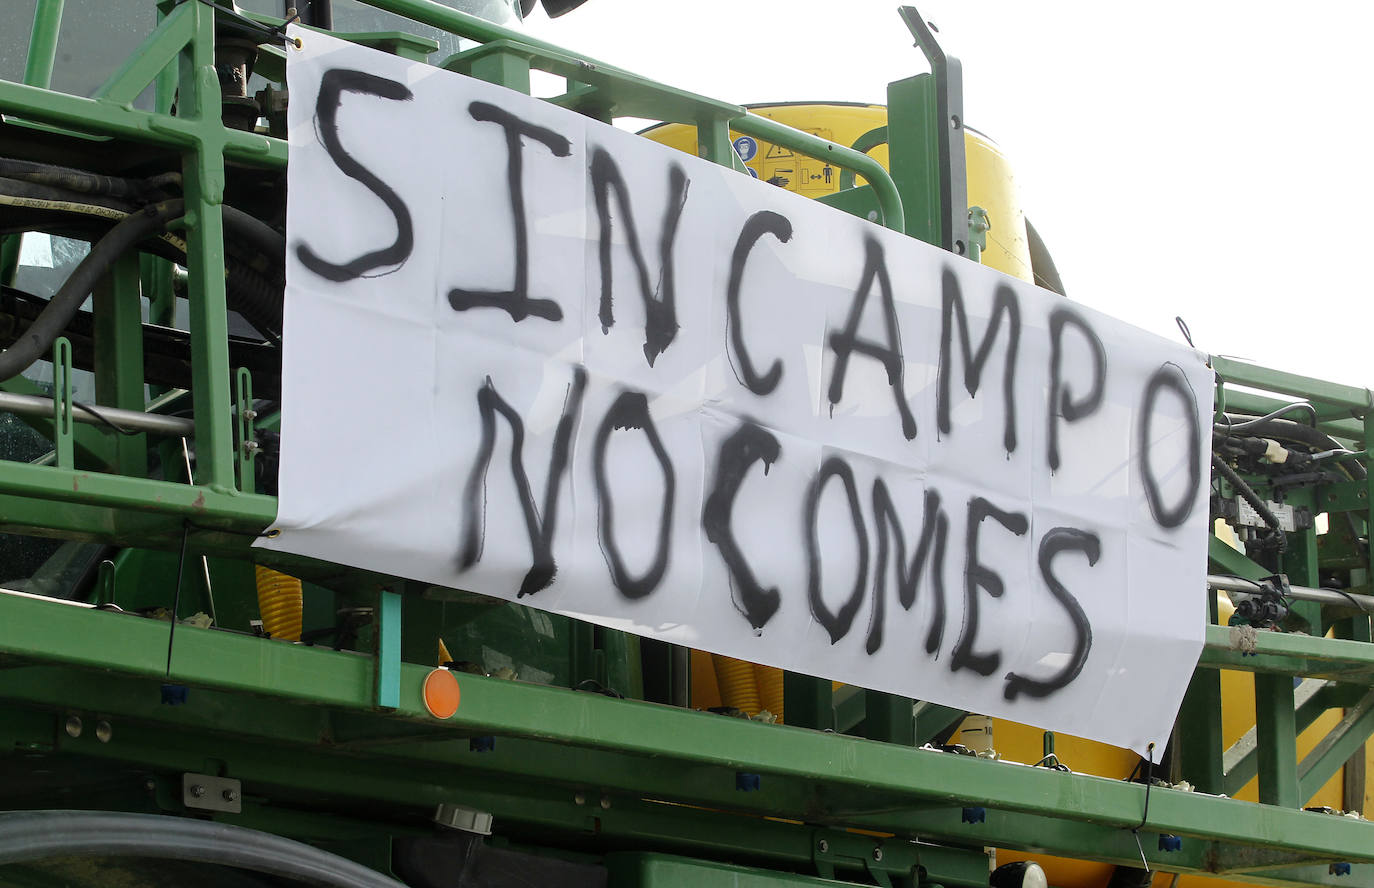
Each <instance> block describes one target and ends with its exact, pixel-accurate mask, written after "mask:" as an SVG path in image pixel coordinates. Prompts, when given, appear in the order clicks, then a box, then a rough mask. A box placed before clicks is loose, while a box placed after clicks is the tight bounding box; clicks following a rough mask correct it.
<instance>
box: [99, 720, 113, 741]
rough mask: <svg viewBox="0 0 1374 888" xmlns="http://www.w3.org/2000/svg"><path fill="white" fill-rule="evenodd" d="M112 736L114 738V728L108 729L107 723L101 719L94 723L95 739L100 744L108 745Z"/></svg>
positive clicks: (108, 724)
mask: <svg viewBox="0 0 1374 888" xmlns="http://www.w3.org/2000/svg"><path fill="white" fill-rule="evenodd" d="M112 736H114V728H111V727H110V723H109V722H107V721H105V720H104V719H101V720H100V721H98V722H96V723H95V739H97V740H99V741H100V742H101V743H109V742H110V738H111V737H112Z"/></svg>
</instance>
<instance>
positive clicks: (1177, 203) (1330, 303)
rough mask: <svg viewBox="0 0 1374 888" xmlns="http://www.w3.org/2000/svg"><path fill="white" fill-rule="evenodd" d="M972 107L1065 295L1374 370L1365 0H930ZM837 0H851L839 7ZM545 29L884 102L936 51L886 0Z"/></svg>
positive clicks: (755, 97) (551, 34) (760, 91)
mask: <svg viewBox="0 0 1374 888" xmlns="http://www.w3.org/2000/svg"><path fill="white" fill-rule="evenodd" d="M918 8H919V9H920V10H921V13H922V14H923V15H924V17H925V18H926V19H928V20H930V21H932V22H934V23H935V24H936V26H937V27H938V28H939V29H940V33H939V37H940V40H941V43H942V45H943V46H944V48H945V50H946V51H947V52H949V53H950V54H951V55H954V56H957V57H958V58H959V59H960V60H961V61H962V62H963V68H964V78H965V82H964V110H965V117H966V119H967V121H968V123H969V124H970V125H971V126H973V127H975V128H977V129H979V130H981V131H983V132H985V133H987V134H989V135H990V136H991V137H992V138H993V139H994V140H996V141H997V143H998V144H999V145H1000V146H1001V148H1002V150H1003V151H1004V152H1005V153H1006V154H1007V155H1008V157H1009V158H1010V160H1011V162H1012V164H1013V167H1014V169H1015V171H1016V176H1017V181H1018V183H1019V186H1020V190H1021V197H1022V203H1023V206H1024V208H1025V210H1026V213H1027V215H1028V216H1029V217H1030V218H1031V219H1032V220H1033V221H1034V222H1035V225H1036V227H1037V228H1038V229H1039V230H1040V232H1041V234H1042V235H1043V236H1044V237H1045V239H1046V241H1047V242H1048V244H1049V246H1050V250H1051V252H1052V253H1053V255H1054V257H1055V261H1056V263H1057V264H1058V266H1059V269H1060V271H1061V273H1062V275H1063V278H1064V282H1065V286H1066V288H1067V289H1068V292H1069V295H1070V296H1071V297H1072V298H1074V299H1076V300H1079V301H1082V302H1084V303H1087V304H1089V305H1092V306H1094V307H1096V308H1099V309H1101V310H1103V311H1106V312H1108V313H1110V314H1113V315H1115V316H1117V317H1120V318H1122V319H1124V320H1127V321H1130V322H1131V323H1134V324H1137V325H1139V326H1141V327H1145V328H1146V329H1149V330H1152V331H1154V332H1157V333H1159V334H1161V335H1164V336H1168V337H1170V338H1175V339H1177V338H1178V337H1179V333H1178V330H1177V328H1176V327H1175V325H1174V320H1173V319H1174V316H1175V315H1182V316H1183V317H1184V319H1185V320H1186V321H1187V322H1188V324H1189V325H1190V326H1191V328H1192V331H1193V338H1194V341H1195V342H1196V344H1197V346H1198V347H1199V348H1201V349H1204V350H1206V351H1209V352H1212V353H1215V354H1224V355H1231V356H1236V357H1243V358H1248V359H1251V360H1255V361H1258V362H1260V363H1263V364H1266V365H1268V366H1272V367H1275V368H1278V369H1285V370H1291V371H1294V372H1299V373H1305V374H1308V375H1313V376H1319V377H1322V378H1327V379H1331V380H1332V381H1335V382H1343V383H1349V384H1356V385H1361V386H1370V387H1374V356H1371V350H1370V347H1369V344H1368V343H1369V340H1370V338H1371V337H1372V336H1374V298H1371V297H1374V287H1371V284H1370V283H1369V277H1368V271H1367V267H1368V266H1369V264H1370V259H1369V258H1368V257H1369V256H1370V254H1371V246H1374V170H1372V169H1371V166H1372V165H1371V160H1370V158H1371V140H1370V135H1371V133H1370V130H1371V119H1372V118H1374V111H1371V103H1370V101H1369V98H1368V89H1369V87H1370V85H1371V83H1372V82H1374V77H1371V74H1372V73H1374V71H1372V70H1371V69H1374V62H1372V61H1371V57H1372V56H1374V53H1371V50H1370V48H1369V45H1368V41H1369V36H1370V35H1371V34H1374V3H1357V2H1339V3H1327V4H1311V5H1307V6H1303V7H1298V6H1296V5H1294V6H1289V7H1287V8H1285V7H1283V6H1280V5H1278V4H1273V3H1239V2H1210V0H1193V2H1190V3H1181V2H1156V3H1151V4H1117V3H1096V2H1041V3H1027V2H1024V0H980V2H978V3H968V2H964V0H926V2H924V3H922V4H920V5H919V6H918ZM841 9H843V10H844V11H843V12H842V13H841V12H840V10H841ZM526 26H527V27H528V28H529V29H530V30H531V31H532V32H533V33H535V34H537V35H538V36H540V37H542V38H544V39H546V40H549V41H551V42H554V43H558V44H560V45H563V46H565V47H568V48H569V49H573V50H577V51H579V52H581V53H583V54H586V55H590V56H592V57H595V58H598V59H600V60H602V61H606V62H610V63H613V64H616V65H618V66H620V67H622V68H627V69H629V70H631V71H634V72H636V73H639V74H644V75H646V76H649V77H652V78H654V79H656V80H662V81H665V82H668V83H671V84H673V85H675V86H679V87H683V88H686V89H690V90H692V91H694V92H699V93H703V94H706V95H709V96H712V97H715V98H720V99H725V100H728V101H732V102H737V103H741V104H747V103H752V102H774V101H794V100H840V101H865V102H877V103H884V102H885V97H886V84H887V82H888V81H889V80H893V79H897V78H899V77H906V76H910V75H912V74H915V73H919V72H922V71H924V70H926V66H925V62H924V59H923V58H922V57H921V54H920V52H919V50H917V49H915V48H914V47H913V46H912V40H911V38H910V36H909V35H908V34H907V32H906V30H905V27H904V26H903V25H902V22H901V20H900V19H899V18H898V17H897V14H896V4H895V3H891V2H887V0H852V2H850V3H848V4H838V3H834V2H826V3H822V2H813V0H793V2H773V3H762V2H740V0H735V2H729V0H687V2H681V3H669V2H666V0H589V2H588V3H587V4H586V6H584V7H582V8H581V9H578V10H576V11H575V12H573V13H570V14H568V15H566V16H563V17H561V18H559V19H555V20H549V19H547V18H546V17H544V15H543V14H542V12H538V13H536V14H535V15H534V16H532V17H531V19H530V20H529V21H528V22H527V23H526Z"/></svg>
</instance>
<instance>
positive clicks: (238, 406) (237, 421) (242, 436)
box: [234, 367, 258, 493]
mask: <svg viewBox="0 0 1374 888" xmlns="http://www.w3.org/2000/svg"><path fill="white" fill-rule="evenodd" d="M234 389H235V391H234V432H235V435H234V437H235V439H236V440H235V441H234V444H235V445H236V450H237V455H238V466H239V490H241V491H243V492H244V493H255V492H256V489H255V487H254V475H253V457H255V456H257V453H258V441H257V431H256V428H255V427H254V420H256V419H257V417H258V414H257V411H255V410H254V409H253V377H252V376H251V375H250V374H249V372H248V368H247V367H240V368H239V369H238V371H237V372H236V373H235V374H234Z"/></svg>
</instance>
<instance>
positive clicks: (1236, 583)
mask: <svg viewBox="0 0 1374 888" xmlns="http://www.w3.org/2000/svg"><path fill="white" fill-rule="evenodd" d="M1223 545H1224V544H1223ZM1228 548H1229V547H1228ZM1207 588H1209V589H1221V590H1223V591H1226V592H1240V593H1243V594H1245V595H1259V594H1260V593H1261V592H1263V591H1264V587H1263V586H1261V585H1260V584H1259V583H1257V582H1255V581H1253V580H1246V579H1242V578H1240V577H1228V576H1224V575H1221V574H1208V575H1207ZM1284 594H1285V595H1286V596H1288V597H1289V598H1293V599H1296V600H1298V601H1315V602H1317V603H1318V604H1333V605H1336V606H1338V607H1352V608H1357V609H1359V610H1362V611H1364V612H1365V613H1369V614H1374V595H1364V594H1361V593H1359V592H1344V591H1341V592H1338V591H1336V590H1335V589H1314V588H1312V587H1311V586H1289V587H1288V588H1286V589H1285V590H1284Z"/></svg>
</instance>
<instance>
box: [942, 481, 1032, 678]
mask: <svg viewBox="0 0 1374 888" xmlns="http://www.w3.org/2000/svg"><path fill="white" fill-rule="evenodd" d="M985 518H992V519H994V520H995V521H996V522H997V523H998V524H1000V525H1002V526H1003V527H1004V528H1006V529H1007V530H1009V531H1011V532H1012V533H1014V534H1016V535H1017V536H1024V535H1025V533H1026V531H1027V530H1029V529H1030V521H1029V520H1028V519H1027V518H1026V516H1025V514H1024V513H1022V512H1007V511H1003V510H1002V509H999V508H998V507H997V506H994V505H993V504H992V503H990V502H988V501H987V500H985V499H983V498H982V497H981V496H975V497H973V498H972V499H971V500H969V503H968V532H967V534H966V536H965V538H964V546H965V561H964V628H963V631H961V632H960V633H959V641H958V642H957V643H956V644H955V645H954V653H953V654H952V655H950V658H949V668H950V671H951V672H958V671H959V670H960V669H972V670H973V671H974V672H976V673H978V674H979V675H992V674H993V673H994V672H996V671H997V667H998V665H999V664H1000V663H1001V662H1002V653H1001V652H1000V651H992V652H991V653H984V654H980V653H976V652H975V651H974V650H973V646H974V644H975V643H976V642H977V638H978V590H979V589H986V590H987V593H988V594H989V595H991V596H992V597H993V598H1001V597H1002V593H1003V592H1005V591H1006V584H1005V583H1004V582H1002V577H1001V576H1000V575H999V574H998V573H997V572H996V571H995V570H993V569H992V568H990V567H988V566H987V565H986V564H983V563H982V562H981V561H979V560H978V534H979V530H980V529H981V528H982V526H983V519H985Z"/></svg>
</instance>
